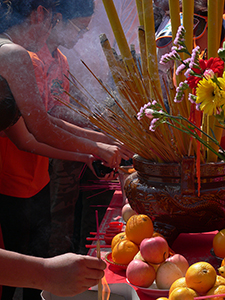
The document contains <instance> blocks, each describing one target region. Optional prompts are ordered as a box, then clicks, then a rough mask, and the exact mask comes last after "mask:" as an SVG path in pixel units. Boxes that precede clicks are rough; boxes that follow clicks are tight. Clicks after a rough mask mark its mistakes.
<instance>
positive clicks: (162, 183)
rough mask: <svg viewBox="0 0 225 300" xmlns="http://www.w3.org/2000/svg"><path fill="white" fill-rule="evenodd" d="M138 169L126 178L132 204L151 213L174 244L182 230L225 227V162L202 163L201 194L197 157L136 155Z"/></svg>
mask: <svg viewBox="0 0 225 300" xmlns="http://www.w3.org/2000/svg"><path fill="white" fill-rule="evenodd" d="M133 161H134V168H135V170H136V172H135V173H133V174H132V175H130V176H129V177H128V178H127V179H126V182H125V187H124V189H125V193H126V196H127V198H128V201H129V203H130V205H131V207H132V208H133V209H134V210H136V211H137V212H138V213H143V214H147V215H148V216H149V217H151V219H152V221H153V222H154V228H155V230H156V231H158V232H160V233H161V234H163V235H164V236H165V238H166V239H167V240H168V242H169V243H170V244H171V243H172V242H173V241H174V240H175V239H176V237H177V236H178V235H179V234H180V233H194V232H207V231H213V230H220V229H223V228H225V163H224V162H218V163H208V164H203V165H201V172H200V173H201V190H200V195H199V196H198V182H197V177H196V167H195V159H194V158H193V157H188V158H184V159H183V161H182V162H181V163H154V162H151V161H148V160H146V159H143V158H142V157H140V156H138V155H135V156H134V159H133Z"/></svg>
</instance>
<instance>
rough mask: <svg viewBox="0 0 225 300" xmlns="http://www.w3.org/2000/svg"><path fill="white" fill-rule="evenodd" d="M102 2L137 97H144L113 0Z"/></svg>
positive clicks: (103, 0)
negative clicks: (137, 92)
mask: <svg viewBox="0 0 225 300" xmlns="http://www.w3.org/2000/svg"><path fill="white" fill-rule="evenodd" d="M102 2H103V4H104V7H105V10H106V13H107V15H108V19H109V22H110V24H111V27H112V30H113V33H114V36H115V39H116V41H117V44H118V47H119V49H120V53H121V55H122V58H123V60H124V63H125V66H126V67H127V69H128V71H129V74H130V76H131V77H132V79H133V81H134V84H135V85H136V87H137V90H138V91H139V97H142V98H143V99H145V97H146V93H145V90H144V89H143V86H142V85H140V82H139V81H138V80H137V74H138V70H137V67H136V65H135V62H134V60H133V57H132V54H131V52H130V48H129V46H128V43H127V40H126V37H125V34H124V32H123V28H122V26H121V23H120V20H119V17H118V14H117V11H116V8H115V5H114V3H113V0H102Z"/></svg>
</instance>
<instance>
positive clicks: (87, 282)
mask: <svg viewBox="0 0 225 300" xmlns="http://www.w3.org/2000/svg"><path fill="white" fill-rule="evenodd" d="M28 2H29V3H28ZM31 2H32V3H31ZM28 4H29V5H28ZM30 4H32V5H30ZM53 4H54V1H51V0H49V1H37V0H36V1H31V0H30V1H27V0H23V1H19V2H18V1H17V0H14V1H13V0H12V1H1V2H0V16H1V18H3V17H6V16H7V18H6V19H4V18H3V19H1V22H0V58H1V65H0V75H1V80H2V82H4V83H7V84H6V90H7V93H8V95H9V94H10V97H6V98H5V97H2V98H1V101H0V106H1V110H0V113H1V118H0V120H1V122H0V123H1V127H0V128H1V130H4V132H5V133H6V134H7V135H8V136H10V137H11V138H12V140H13V141H16V143H17V144H18V143H19V142H21V141H19V137H18V136H17V135H16V134H15V131H16V130H18V131H17V133H19V134H21V131H20V130H19V128H20V129H21V128H23V130H24V131H22V132H25V131H26V130H27V128H29V131H30V132H27V133H26V137H28V139H27V145H23V146H21V147H24V149H29V151H31V152H32V148H31V147H30V146H29V143H31V144H33V145H35V148H34V149H33V151H34V153H38V152H39V151H40V152H42V151H44V150H43V149H45V150H46V152H48V151H49V152H50V151H53V152H54V150H55V149H52V148H51V147H50V145H51V146H57V149H56V150H58V151H56V150H55V152H54V153H55V155H56V156H57V155H60V153H61V154H63V155H64V157H66V154H65V152H62V149H64V150H67V151H68V150H69V151H68V157H72V154H73V155H74V151H75V150H76V151H80V152H81V153H82V152H84V153H90V152H91V151H93V153H94V154H98V155H99V156H100V157H102V159H104V160H105V161H106V162H108V164H109V165H111V166H115V167H117V166H118V163H119V160H120V158H121V156H123V155H125V157H127V156H126V154H125V153H128V152H126V150H124V151H122V153H123V154H121V152H120V150H119V147H117V146H110V145H106V144H105V145H104V144H103V143H101V142H94V141H89V140H88V139H84V138H82V137H77V136H76V137H75V136H74V135H73V134H70V133H69V131H65V130H66V129H70V131H71V132H76V129H74V128H73V127H72V126H71V127H70V126H68V125H67V124H65V123H59V122H58V121H57V120H56V121H55V123H54V124H58V125H61V127H60V128H61V129H60V128H59V127H56V126H54V125H52V124H53V123H52V124H50V119H48V115H47V114H46V113H45V111H44V109H43V104H42V103H41V101H42V99H40V91H41V88H40V87H41V85H40V86H38V85H37V84H36V83H35V82H36V81H35V74H34V73H35V72H34V71H37V69H35V70H34V68H33V65H32V63H31V59H30V57H29V55H28V52H27V51H26V50H25V49H24V48H23V47H22V46H19V44H21V45H23V46H24V47H26V48H27V49H29V50H32V51H37V50H38V49H39V47H40V46H41V45H42V44H43V43H44V41H45V39H46V38H47V36H48V34H49V30H50V28H51V21H52V20H51V16H52V14H51V10H52V7H53ZM28 24H29V26H28ZM16 43H17V44H16ZM12 70H13V72H12ZM38 88H39V89H40V91H39V89H38ZM43 91H44V89H43ZM1 92H2V89H1ZM1 95H2V93H1ZM5 104H6V105H5ZM8 104H10V105H8ZM5 112H7V113H8V116H9V117H10V122H8V123H7V124H4V122H5V121H9V120H8V118H6V119H4V116H5ZM20 114H21V115H22V117H20V118H19V116H20ZM18 118H19V120H18ZM2 120H4V122H3V121H2ZM23 121H25V123H24V122H23ZM13 124H14V125H13ZM44 124H45V125H46V126H44ZM10 125H13V126H10ZM25 125H26V126H27V127H26V126H25ZM21 126H22V127H21ZM62 128H64V130H63V129H62ZM51 130H52V131H51ZM31 132H32V134H33V135H32V134H31ZM60 133H61V135H60ZM50 134H51V135H50ZM77 134H80V136H82V134H85V135H86V137H89V132H87V131H85V130H80V131H79V130H78V129H77ZM96 136H98V137H99V139H100V138H101V137H102V135H98V134H96ZM29 138H30V140H29ZM35 138H37V139H38V141H39V142H38V141H36V140H35ZM65 138H67V141H65V140H64V139H65ZM2 139H3V140H1V141H0V144H1V147H2V149H1V150H2V151H1V174H5V176H8V180H9V179H10V178H11V182H12V186H8V187H7V190H8V193H9V194H11V193H17V192H16V190H15V189H14V185H15V181H16V180H18V178H16V177H14V178H13V176H10V172H11V171H14V170H15V171H16V168H17V167H16V166H13V170H11V169H10V167H9V165H8V167H7V168H5V167H6V164H9V160H5V159H4V157H5V155H6V156H7V157H9V159H11V162H12V164H13V163H14V165H16V164H17V161H16V160H15V157H14V155H12V153H13V146H14V145H11V144H10V141H9V140H8V138H7V137H4V138H2ZM4 139H5V140H4ZM96 139H97V138H96ZM57 140H58V142H57ZM40 141H42V142H46V143H47V145H45V147H42V145H41V143H40ZM69 142H70V143H69ZM57 143H58V144H57ZM82 143H83V144H82ZM29 147H30V148H29ZM9 149H10V151H8V150H9ZM91 149H92V150H91ZM11 150H12V151H11ZM16 151H17V150H16ZM72 151H73V152H72ZM42 153H43V152H42ZM25 154H27V153H25ZM25 154H24V155H25ZM63 155H62V156H63ZM31 156H32V158H31V159H30V157H29V156H26V157H27V158H29V159H30V162H28V161H26V163H25V164H23V165H22V166H21V165H18V167H20V166H21V169H20V170H19V168H18V169H17V174H19V177H21V183H22V184H23V185H24V184H25V183H27V182H28V181H29V180H30V184H27V187H28V189H24V190H22V189H21V186H19V185H18V188H19V189H20V190H19V197H16V199H15V197H14V194H13V196H10V195H4V196H3V194H1V196H0V205H1V206H4V203H3V202H6V201H5V200H6V198H7V197H8V198H7V200H9V201H11V200H13V199H14V200H18V201H19V198H21V196H22V194H21V192H23V193H24V192H26V193H27V194H26V195H29V193H31V195H32V194H33V192H34V191H35V189H36V191H38V190H39V189H41V190H40V192H41V191H42V187H43V186H45V183H47V181H48V178H47V176H43V178H40V172H39V171H38V168H39V166H41V165H42V166H43V167H44V168H46V164H45V163H43V162H42V158H39V157H36V156H34V154H33V155H32V154H31ZM39 159H40V160H39ZM117 160H118V162H117ZM35 166H37V167H38V168H37V169H36V168H35ZM7 171H8V172H7ZM18 171H20V173H18ZM36 171H37V174H39V176H37V177H39V178H40V182H38V185H36V184H35V182H34V181H33V180H32V178H35V176H36V173H35V172H36ZM32 172H33V173H32ZM24 174H31V176H30V177H27V178H25V177H24V176H23V175H24ZM45 174H46V173H45ZM11 175H12V174H11ZM2 180H3V178H1V181H2ZM10 187H11V189H10ZM3 188H4V189H5V186H4V187H3ZM44 188H45V187H44ZM3 198H4V199H3ZM26 199H27V198H25V201H26ZM20 200H21V199H20ZM33 200H35V199H33ZM15 203H16V201H14V203H13V204H15ZM13 204H12V205H11V206H10V207H9V210H8V212H9V217H10V218H11V219H13V217H12V215H11V209H14V211H15V213H19V212H20V209H18V210H17V209H16V207H14V206H13ZM0 211H1V214H2V209H0ZM8 212H7V213H8ZM1 217H2V218H1V220H0V221H1V224H2V220H3V219H4V218H5V216H4V215H3V214H2V215H1ZM35 217H36V216H35ZM17 225H21V226H22V224H17ZM6 227H7V226H6ZM6 229H7V228H6ZM8 229H9V228H8ZM17 229H18V228H17V226H15V227H14V228H13V230H14V231H17ZM21 232H22V231H21ZM22 233H23V234H24V235H26V234H27V231H26V230H25V231H23V232H22ZM4 242H5V241H4ZM9 242H10V243H13V240H12V241H9ZM19 242H20V243H22V241H21V240H19ZM0 261H1V268H0V283H1V284H5V285H9V286H23V287H29V288H39V289H47V290H49V291H52V292H54V293H55V294H58V295H74V294H76V293H79V292H82V291H84V290H85V289H87V288H89V287H90V286H91V285H95V284H96V283H97V282H98V281H99V279H100V278H101V277H102V276H103V270H104V268H105V263H103V262H102V261H99V260H98V259H95V258H89V257H82V256H77V255H72V254H68V255H64V256H60V257H57V258H54V259H51V260H49V259H43V258H41V259H37V258H35V257H31V256H27V255H21V254H17V253H15V252H10V251H7V250H1V251H0ZM66 266H67V270H66ZM32 268H34V269H32ZM36 271H37V272H36ZM31 274H32V281H31V277H30V275H31ZM61 276H62V277H61ZM43 278H44V279H45V282H43ZM46 278H48V279H47V280H46ZM64 280H66V282H65V281H64ZM80 280H81V281H80ZM46 281H47V282H46ZM60 281H61V282H62V283H63V285H62V284H60ZM64 288H65V289H64ZM7 299H9V298H7ZM32 299H35V298H32Z"/></svg>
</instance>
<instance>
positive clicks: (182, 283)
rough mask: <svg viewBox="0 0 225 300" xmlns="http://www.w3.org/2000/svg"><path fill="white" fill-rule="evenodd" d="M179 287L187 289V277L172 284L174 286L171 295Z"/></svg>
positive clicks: (170, 291)
mask: <svg viewBox="0 0 225 300" xmlns="http://www.w3.org/2000/svg"><path fill="white" fill-rule="evenodd" d="M178 287H187V284H186V279H185V277H181V278H178V279H177V280H175V281H174V282H173V283H172V285H171V287H170V289H169V295H170V294H171V293H172V291H173V290H175V289H176V288H178Z"/></svg>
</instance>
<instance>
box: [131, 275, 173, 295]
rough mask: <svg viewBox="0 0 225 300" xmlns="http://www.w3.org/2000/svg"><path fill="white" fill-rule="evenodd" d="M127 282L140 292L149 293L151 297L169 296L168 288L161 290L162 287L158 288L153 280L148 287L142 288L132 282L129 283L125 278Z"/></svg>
mask: <svg viewBox="0 0 225 300" xmlns="http://www.w3.org/2000/svg"><path fill="white" fill-rule="evenodd" d="M126 280H127V283H129V284H130V285H131V286H133V287H135V288H137V289H139V290H140V291H142V293H144V294H146V295H149V296H151V297H153V298H159V297H168V296H169V290H163V289H158V287H157V285H156V282H155V281H154V282H153V284H152V285H151V286H150V287H149V288H143V287H140V286H137V285H134V284H131V283H130V282H129V280H128V279H127V278H126Z"/></svg>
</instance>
